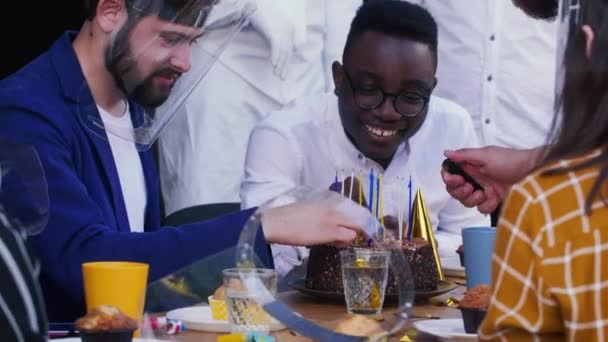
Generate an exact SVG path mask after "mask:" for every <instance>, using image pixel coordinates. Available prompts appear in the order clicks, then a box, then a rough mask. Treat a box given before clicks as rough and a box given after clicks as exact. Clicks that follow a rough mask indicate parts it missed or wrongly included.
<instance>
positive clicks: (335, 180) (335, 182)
mask: <svg viewBox="0 0 608 342" xmlns="http://www.w3.org/2000/svg"><path fill="white" fill-rule="evenodd" d="M334 189H335V190H336V191H338V170H336V178H334Z"/></svg>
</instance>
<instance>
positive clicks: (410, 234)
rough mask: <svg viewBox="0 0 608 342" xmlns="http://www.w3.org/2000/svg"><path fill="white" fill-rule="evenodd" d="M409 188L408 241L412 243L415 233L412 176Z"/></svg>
mask: <svg viewBox="0 0 608 342" xmlns="http://www.w3.org/2000/svg"><path fill="white" fill-rule="evenodd" d="M407 187H408V188H409V193H410V194H409V200H408V208H409V217H408V220H407V222H408V231H407V240H408V241H412V232H413V230H414V229H413V228H414V227H412V176H411V175H410V181H409V182H408V184H407Z"/></svg>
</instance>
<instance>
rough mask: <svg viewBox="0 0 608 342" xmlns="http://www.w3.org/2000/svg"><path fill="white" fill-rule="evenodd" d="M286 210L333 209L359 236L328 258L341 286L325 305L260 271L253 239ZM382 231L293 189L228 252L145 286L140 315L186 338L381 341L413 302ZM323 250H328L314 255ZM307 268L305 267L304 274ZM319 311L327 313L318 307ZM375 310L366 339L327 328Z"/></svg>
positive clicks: (401, 261)
mask: <svg viewBox="0 0 608 342" xmlns="http://www.w3.org/2000/svg"><path fill="white" fill-rule="evenodd" d="M294 202H296V203H295V204H298V205H301V206H308V205H313V206H324V207H331V208H334V209H335V210H336V211H337V212H339V213H341V214H343V215H345V216H346V217H348V218H349V219H351V220H352V221H353V222H356V223H358V224H359V225H360V226H361V227H363V228H364V229H365V232H364V233H362V234H361V235H360V238H358V240H360V241H359V244H358V245H353V246H351V247H348V248H345V249H343V250H342V251H341V252H339V253H338V252H337V251H336V254H335V255H334V256H333V257H334V263H335V269H334V270H333V273H331V274H327V277H328V278H333V277H337V278H336V279H340V280H339V281H340V283H341V285H343V291H342V292H341V293H333V297H326V299H316V300H315V299H314V298H304V299H302V298H301V297H297V296H296V297H293V296H292V295H289V294H293V293H294V292H293V289H294V288H295V284H297V283H298V281H303V280H302V279H294V278H291V279H290V274H291V273H288V274H287V275H284V276H282V275H279V274H278V273H276V272H275V271H273V270H270V269H268V266H267V265H266V266H265V265H264V264H263V263H262V261H261V259H260V258H259V257H258V256H257V255H256V253H255V251H256V250H259V248H256V236H257V235H258V232H259V230H260V229H261V222H262V218H263V216H264V213H265V211H266V210H268V208H272V207H276V206H279V205H283V204H285V203H294ZM285 224H289V222H285ZM384 229H385V228H384V226H382V223H381V222H379V221H378V220H377V219H376V218H375V217H374V216H373V215H372V214H371V213H370V211H369V210H367V208H364V207H362V206H360V205H358V204H357V203H356V202H354V201H352V200H350V199H348V198H345V197H343V196H341V195H339V194H337V193H335V192H331V191H328V190H320V191H318V190H311V189H309V188H298V189H295V190H293V191H290V192H288V193H286V194H284V195H283V196H279V197H278V198H277V199H276V200H273V201H271V202H269V203H267V204H265V205H263V206H261V207H260V209H259V210H258V211H257V212H256V213H255V214H254V215H253V216H252V217H251V219H249V220H248V222H247V223H246V225H245V227H244V229H243V231H242V233H241V236H240V239H239V241H238V244H237V245H236V246H235V247H234V248H231V249H229V250H226V251H224V252H222V253H218V254H216V255H214V256H211V257H209V258H207V259H205V260H201V261H199V262H196V263H194V264H192V265H190V266H188V267H185V268H184V269H182V270H180V271H178V272H175V273H174V274H171V275H169V276H167V277H164V278H163V279H160V280H158V281H156V282H154V283H152V284H150V285H149V287H148V289H147V296H146V313H147V314H146V315H147V316H149V317H153V316H154V315H155V313H158V312H167V319H175V320H179V321H181V322H182V323H184V324H185V326H186V330H200V331H203V332H204V331H206V332H215V333H225V334H228V333H230V332H231V331H232V332H244V333H251V332H254V331H257V332H262V333H265V334H271V333H272V334H274V333H277V334H279V335H277V336H279V340H280V336H281V335H280V334H281V333H283V334H287V336H289V335H290V334H291V335H292V336H293V335H301V336H305V337H308V338H312V339H315V340H319V341H362V340H372V341H379V340H384V339H385V338H386V336H388V335H389V334H392V333H395V332H396V331H399V330H401V329H402V328H403V326H404V325H405V323H406V321H407V318H408V312H409V310H410V308H411V307H412V303H413V300H414V283H413V280H412V277H411V272H410V266H409V263H408V261H407V260H408V259H407V257H406V255H405V253H404V252H403V250H402V249H401V248H395V246H394V245H391V244H390V243H389V242H388V241H387V240H384V239H382V238H380V236H381V234H378V232H382V231H383V230H384ZM326 247H327V248H328V250H329V249H331V248H334V247H329V246H322V247H321V248H326ZM334 249H335V248H334ZM311 253H312V252H311ZM335 258H337V259H335ZM336 260H337V261H336ZM309 262H310V260H309ZM310 267H311V266H310V263H309V264H308V271H310V270H311V268H310ZM301 276H302V277H304V276H305V275H301ZM290 290H291V291H290ZM299 295H301V296H304V295H303V294H299ZM330 298H331V299H330ZM302 303H316V304H310V305H317V306H319V307H321V308H322V309H320V310H321V311H322V316H323V319H319V317H311V316H310V315H308V314H307V312H306V311H307V310H306V309H304V308H303V307H302V306H301V305H302ZM326 303H327V304H328V306H324V305H325V304H326ZM353 304H355V306H353ZM357 305H359V306H357ZM365 305H369V306H365ZM376 305H379V307H378V308H379V309H380V310H381V312H382V314H383V315H384V317H385V318H386V320H384V321H383V322H381V324H380V323H374V324H378V325H379V329H378V330H373V331H371V332H370V333H369V334H367V336H366V337H361V336H355V334H354V332H353V334H349V333H348V332H345V331H343V330H340V329H339V328H338V327H337V326H336V325H335V324H332V323H335V322H337V321H339V320H341V319H343V318H344V317H345V316H346V314H347V308H349V307H350V308H351V309H352V308H356V307H359V308H360V309H362V310H363V309H371V310H374V309H376ZM370 320H372V321H373V319H371V318H370ZM145 321H147V322H150V320H145ZM374 322H375V321H374ZM368 323H369V322H368ZM356 324H363V325H365V324H364V323H361V322H358V323H355V325H356ZM155 327H158V324H156V323H152V324H145V323H144V325H143V329H142V336H144V337H157V336H159V332H158V331H157V330H155V329H154V328H155ZM161 333H162V332H161Z"/></svg>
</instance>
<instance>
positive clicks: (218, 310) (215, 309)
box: [208, 285, 228, 321]
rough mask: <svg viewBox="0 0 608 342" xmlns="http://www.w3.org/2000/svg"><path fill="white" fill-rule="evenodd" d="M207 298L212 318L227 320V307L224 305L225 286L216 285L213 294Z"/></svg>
mask: <svg viewBox="0 0 608 342" xmlns="http://www.w3.org/2000/svg"><path fill="white" fill-rule="evenodd" d="M208 300H209V306H210V307H211V316H212V317H213V319H215V320H217V321H227V320H228V308H227V307H226V287H225V286H224V285H222V286H220V287H218V288H217V290H215V292H214V293H213V295H211V296H209V298H208Z"/></svg>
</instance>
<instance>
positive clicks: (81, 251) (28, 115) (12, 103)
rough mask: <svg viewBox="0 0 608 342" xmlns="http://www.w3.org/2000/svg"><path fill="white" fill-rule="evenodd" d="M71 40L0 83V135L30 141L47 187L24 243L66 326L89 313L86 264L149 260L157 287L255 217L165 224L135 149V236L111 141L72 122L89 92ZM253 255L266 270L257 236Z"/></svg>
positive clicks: (52, 310)
mask: <svg viewBox="0 0 608 342" xmlns="http://www.w3.org/2000/svg"><path fill="white" fill-rule="evenodd" d="M74 37H75V33H74V32H66V33H65V34H64V35H63V36H62V37H60V38H59V39H58V40H57V41H56V42H55V44H54V45H53V46H52V47H51V48H50V49H49V50H48V51H47V52H45V53H44V54H42V55H41V56H40V57H38V58H37V59H35V60H34V61H32V62H31V63H30V64H28V65H27V66H25V67H24V68H23V69H21V70H20V71H18V72H17V73H15V74H14V75H12V76H10V77H8V78H6V79H4V80H2V81H0V138H1V139H6V140H14V141H18V142H23V143H27V144H31V145H33V146H34V147H35V148H36V149H37V151H38V153H39V155H40V160H41V163H42V166H43V168H44V171H45V173H46V177H47V181H48V187H49V200H50V218H49V223H48V226H47V228H46V229H45V230H44V231H43V232H42V233H41V234H39V235H36V236H34V237H32V238H30V240H29V244H30V247H31V248H32V251H33V253H34V254H35V255H36V256H37V257H38V259H39V260H40V263H41V277H40V282H41V286H42V289H43V293H44V296H45V299H46V306H47V311H48V314H49V320H50V321H51V322H53V321H54V322H57V321H64V322H65V321H67V322H71V321H73V320H74V319H76V318H77V317H79V316H81V315H83V314H84V313H85V302H84V290H83V282H82V272H81V264H82V263H83V262H88V261H99V260H105V261H111V260H121V261H136V262H145V263H148V264H149V265H150V270H149V272H150V273H149V281H154V280H156V279H159V278H161V277H163V276H165V275H167V274H170V273H172V272H174V271H176V270H178V269H180V268H182V267H183V266H186V265H188V264H191V263H193V262H195V261H197V260H200V259H202V258H204V257H206V256H209V255H213V254H216V253H218V252H221V251H224V250H226V249H227V248H230V247H233V246H234V245H235V244H236V242H237V241H238V237H239V234H240V232H241V229H242V227H243V225H244V224H245V222H246V221H247V219H248V218H249V217H250V215H251V214H252V210H247V211H241V212H238V213H235V214H231V215H226V216H222V217H220V218H217V219H214V220H210V221H206V222H201V223H198V224H192V225H187V226H182V227H161V226H160V219H161V218H160V203H159V201H160V198H159V187H158V176H157V174H156V171H155V166H154V162H153V158H152V154H151V152H149V151H146V152H141V153H140V159H141V164H142V168H143V171H144V176H145V178H146V187H147V208H146V214H145V228H144V229H145V233H131V232H130V228H129V222H128V217H127V212H126V209H125V203H124V199H123V196H122V192H121V187H120V181H119V178H118V173H117V171H116V166H115V163H114V159H113V155H112V151H111V149H110V145H109V143H108V141H107V140H106V139H104V138H101V137H99V136H98V135H96V134H95V133H93V132H91V131H90V130H89V129H87V128H86V127H85V126H84V124H83V122H82V120H80V119H79V117H78V115H79V114H78V106H79V105H78V103H79V101H82V100H83V98H84V99H92V95H91V93H90V91H89V89H88V87H87V85H86V81H85V79H84V75H83V73H82V70H81V68H80V64H79V62H78V59H77V57H76V54H75V52H74V49H73V48H72V41H73V39H74ZM95 113H96V115H99V113H97V112H96V110H95ZM260 231H261V229H260ZM256 252H257V254H258V256H259V257H260V258H261V259H262V261H264V262H265V263H266V264H267V265H271V264H272V259H271V256H270V255H269V254H268V246H267V245H266V243H265V241H264V237H263V235H262V233H259V234H258V237H257V241H256Z"/></svg>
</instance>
